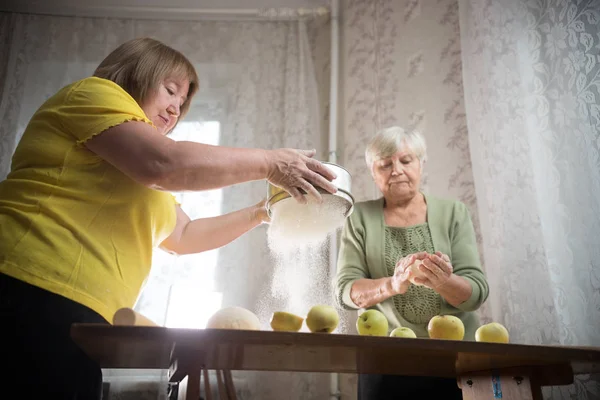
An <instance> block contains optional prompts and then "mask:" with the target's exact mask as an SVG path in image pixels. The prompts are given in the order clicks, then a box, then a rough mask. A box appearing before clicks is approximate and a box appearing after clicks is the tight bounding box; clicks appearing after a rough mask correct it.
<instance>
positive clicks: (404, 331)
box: [390, 326, 417, 338]
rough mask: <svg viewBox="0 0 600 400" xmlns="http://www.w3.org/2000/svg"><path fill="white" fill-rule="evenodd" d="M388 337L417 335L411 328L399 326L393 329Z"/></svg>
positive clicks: (412, 336)
mask: <svg viewBox="0 0 600 400" xmlns="http://www.w3.org/2000/svg"><path fill="white" fill-rule="evenodd" d="M390 337H403V338H416V337H417V335H416V334H415V332H414V331H413V330H412V329H410V328H406V327H403V326H401V327H398V328H396V329H394V330H393V331H392V332H391V333H390Z"/></svg>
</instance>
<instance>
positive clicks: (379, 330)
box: [356, 310, 388, 336]
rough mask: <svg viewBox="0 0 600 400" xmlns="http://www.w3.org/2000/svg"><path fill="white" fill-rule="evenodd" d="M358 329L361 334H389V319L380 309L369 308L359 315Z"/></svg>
mask: <svg viewBox="0 0 600 400" xmlns="http://www.w3.org/2000/svg"><path fill="white" fill-rule="evenodd" d="M356 330H357V331H358V334H359V335H361V336H387V335H388V320H387V318H386V317H385V315H383V313H382V312H381V311H379V310H367V311H365V312H363V313H362V314H360V315H359V316H358V319H357V320H356Z"/></svg>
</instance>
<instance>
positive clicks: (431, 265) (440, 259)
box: [414, 251, 453, 292]
mask: <svg viewBox="0 0 600 400" xmlns="http://www.w3.org/2000/svg"><path fill="white" fill-rule="evenodd" d="M418 268H419V271H421V273H422V274H423V275H424V277H418V278H414V281H415V282H417V283H420V284H422V285H424V286H426V287H428V288H430V289H433V290H435V291H436V292H437V291H439V290H440V289H441V288H442V287H443V286H444V285H446V283H448V281H449V280H450V278H451V277H452V270H453V268H452V264H451V263H450V257H448V256H447V255H446V254H443V253H441V252H439V251H436V252H435V254H428V255H427V256H426V257H425V258H424V259H423V263H422V264H421V265H419V267H418Z"/></svg>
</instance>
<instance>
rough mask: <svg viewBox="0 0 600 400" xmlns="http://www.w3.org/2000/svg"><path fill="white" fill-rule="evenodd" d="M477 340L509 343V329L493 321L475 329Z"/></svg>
mask: <svg viewBox="0 0 600 400" xmlns="http://www.w3.org/2000/svg"><path fill="white" fill-rule="evenodd" d="M475 341H477V342H490V343H508V330H507V329H506V328H505V327H504V325H502V324H499V323H497V322H491V323H489V324H485V325H482V326H480V327H479V328H478V329H477V330H476V331H475Z"/></svg>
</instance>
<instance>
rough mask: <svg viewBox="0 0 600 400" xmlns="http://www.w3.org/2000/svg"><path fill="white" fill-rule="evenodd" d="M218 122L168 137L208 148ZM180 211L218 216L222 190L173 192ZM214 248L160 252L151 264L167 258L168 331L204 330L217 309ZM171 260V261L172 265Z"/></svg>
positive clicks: (183, 125)
mask: <svg viewBox="0 0 600 400" xmlns="http://www.w3.org/2000/svg"><path fill="white" fill-rule="evenodd" d="M220 128H221V127H220V123H219V122H218V121H204V122H200V121H192V122H180V123H179V124H178V125H177V128H176V129H175V130H174V131H173V133H172V134H171V138H172V139H174V140H185V141H193V142H199V143H206V144H212V145H218V144H219V137H220ZM175 197H176V198H177V200H178V201H179V203H180V204H181V207H182V208H183V210H184V211H185V212H186V213H187V214H188V215H189V216H190V218H192V219H196V218H206V217H214V216H217V215H219V214H221V203H222V190H220V189H219V190H209V191H203V192H185V193H175ZM218 251H219V250H218V249H216V250H212V251H207V252H204V253H200V254H193V255H186V256H170V255H166V254H165V253H164V252H160V253H162V254H160V255H157V256H158V257H155V260H154V262H158V263H160V262H164V261H161V260H164V259H165V256H166V258H171V261H170V264H171V265H170V266H169V268H170V269H171V270H170V271H169V272H168V273H169V275H170V276H171V277H172V279H171V280H170V281H171V286H170V288H169V294H168V300H167V310H166V318H165V325H166V326H167V327H170V328H204V327H205V326H206V322H207V320H208V318H210V316H211V315H213V314H214V313H215V312H216V311H217V310H219V309H220V308H221V304H222V293H220V292H215V270H216V266H217V260H218ZM173 258H174V259H175V260H174V262H173Z"/></svg>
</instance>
